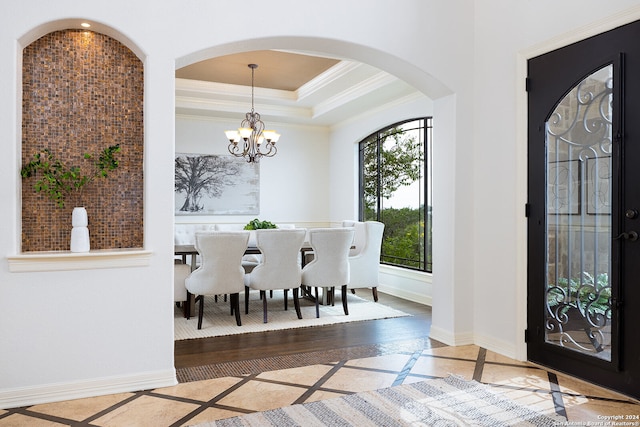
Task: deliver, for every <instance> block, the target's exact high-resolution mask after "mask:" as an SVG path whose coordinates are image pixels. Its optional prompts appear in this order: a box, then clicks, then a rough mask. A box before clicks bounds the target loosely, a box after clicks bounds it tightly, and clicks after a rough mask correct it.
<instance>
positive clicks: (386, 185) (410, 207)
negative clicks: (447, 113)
mask: <svg viewBox="0 0 640 427" xmlns="http://www.w3.org/2000/svg"><path fill="white" fill-rule="evenodd" d="M431 121H432V119H431V118H430V117H427V118H421V119H411V120H407V121H404V122H400V123H396V124H393V125H391V126H389V127H386V128H384V129H381V130H379V131H377V132H375V133H373V134H371V135H370V136H369V137H367V138H365V139H364V140H363V141H361V142H360V144H359V145H360V220H362V221H380V222H383V223H384V224H385V230H384V239H383V242H382V254H381V260H380V261H381V262H382V263H383V264H390V265H396V266H401V267H407V268H411V269H415V270H421V271H428V272H431V271H432V260H431V129H432V124H431Z"/></svg>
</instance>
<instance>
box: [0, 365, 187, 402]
mask: <svg viewBox="0 0 640 427" xmlns="http://www.w3.org/2000/svg"><path fill="white" fill-rule="evenodd" d="M177 383H178V381H177V380H176V370H175V369H168V370H165V371H154V372H146V373H142V374H136V375H131V376H123V377H108V378H99V379H94V380H86V381H78V382H73V383H58V384H45V385H41V386H34V387H21V388H14V389H8V390H7V389H5V390H0V409H7V408H19V407H22V406H31V405H37V404H41V403H50V402H59V401H63V400H72V399H81V398H85V397H94V396H103V395H107V394H114V393H125V392H132V391H140V390H149V389H154V388H159V387H169V386H172V385H176V384H177Z"/></svg>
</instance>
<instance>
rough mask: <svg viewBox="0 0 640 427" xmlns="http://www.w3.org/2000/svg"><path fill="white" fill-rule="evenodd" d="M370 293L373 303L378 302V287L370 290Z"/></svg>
mask: <svg viewBox="0 0 640 427" xmlns="http://www.w3.org/2000/svg"><path fill="white" fill-rule="evenodd" d="M371 292H373V301H374V302H378V287H377V286H374V287H373V288H371Z"/></svg>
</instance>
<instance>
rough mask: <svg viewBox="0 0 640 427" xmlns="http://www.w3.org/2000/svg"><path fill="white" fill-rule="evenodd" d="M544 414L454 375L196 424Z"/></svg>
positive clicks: (370, 422)
mask: <svg viewBox="0 0 640 427" xmlns="http://www.w3.org/2000/svg"><path fill="white" fill-rule="evenodd" d="M565 421H566V420H565V419H564V418H562V417H559V416H557V415H555V414H551V415H545V414H543V413H540V412H537V411H535V410H534V409H533V408H529V407H525V406H522V405H520V404H518V403H516V402H514V401H512V400H509V399H507V398H505V397H502V396H500V395H499V394H497V393H495V392H493V391H491V390H490V388H489V387H487V386H485V385H482V384H480V383H478V382H476V381H467V380H464V379H462V378H459V377H456V376H449V377H447V378H443V379H436V380H427V381H421V382H417V383H413V384H404V385H400V386H395V387H389V388H383V389H379V390H374V391H369V392H363V393H356V394H351V395H348V396H344V397H338V398H333V399H327V400H320V401H316V402H310V403H303V404H298V405H292V406H286V407H284V408H279V409H273V410H270V411H265V412H255V413H252V414H248V415H242V416H239V417H233V418H227V419H223V420H218V421H212V422H208V423H204V424H199V425H198V427H231V426H234V427H240V426H273V427H285V426H304V427H316V426H318V427H319V426H331V427H336V426H356V427H368V426H384V427H394V426H398V427H400V426H536V427H544V426H549V427H550V426H557V425H560V424H562V423H563V422H565Z"/></svg>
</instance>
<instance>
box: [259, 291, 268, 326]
mask: <svg viewBox="0 0 640 427" xmlns="http://www.w3.org/2000/svg"><path fill="white" fill-rule="evenodd" d="M260 292H264V291H260ZM262 323H267V295H266V294H265V296H264V298H262Z"/></svg>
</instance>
